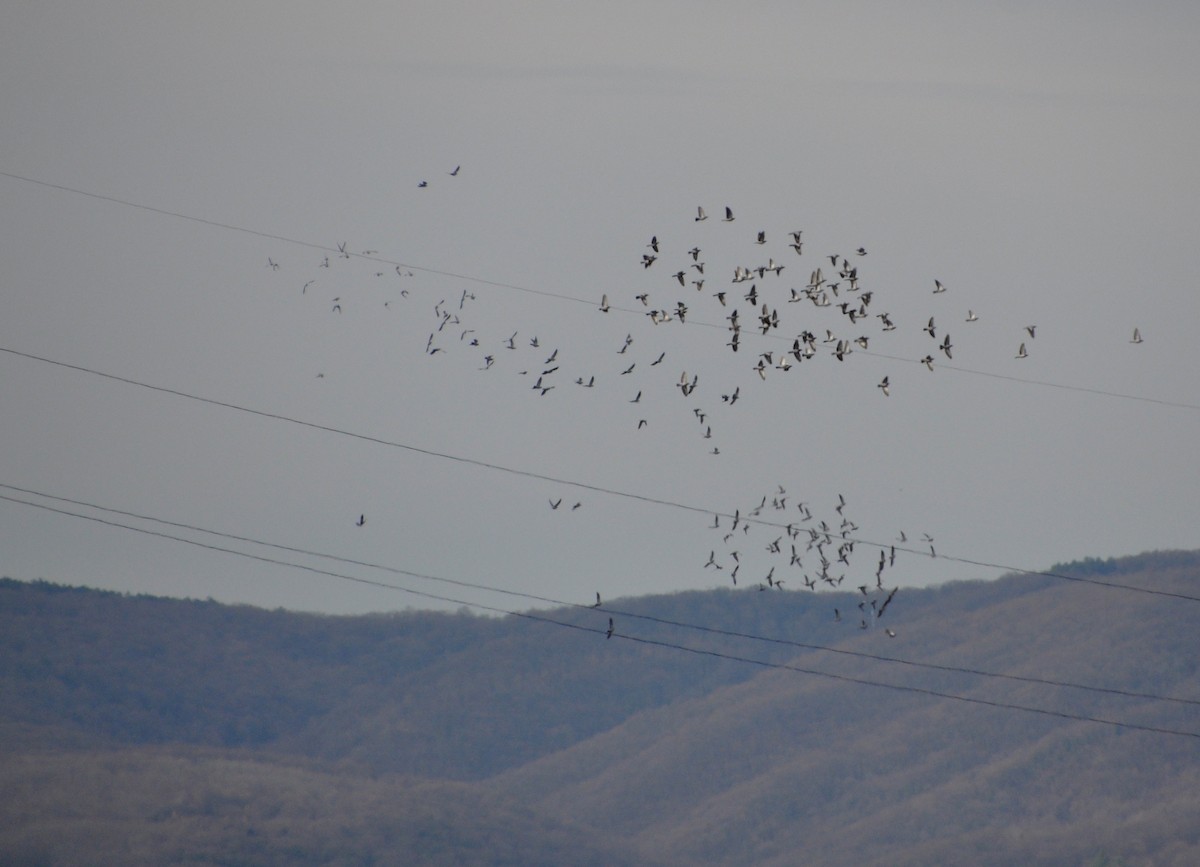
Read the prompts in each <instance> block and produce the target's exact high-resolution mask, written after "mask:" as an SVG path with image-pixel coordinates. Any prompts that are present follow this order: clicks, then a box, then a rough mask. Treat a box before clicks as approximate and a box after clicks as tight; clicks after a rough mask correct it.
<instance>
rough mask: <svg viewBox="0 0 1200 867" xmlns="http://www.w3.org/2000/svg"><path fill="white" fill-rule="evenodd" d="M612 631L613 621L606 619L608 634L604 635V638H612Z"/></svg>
mask: <svg viewBox="0 0 1200 867" xmlns="http://www.w3.org/2000/svg"><path fill="white" fill-rule="evenodd" d="M613 629H614V625H613V619H612V618H611V617H610V618H608V632H606V633H604V637H605V638H612V637H613Z"/></svg>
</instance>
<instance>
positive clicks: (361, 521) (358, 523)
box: [354, 515, 367, 527]
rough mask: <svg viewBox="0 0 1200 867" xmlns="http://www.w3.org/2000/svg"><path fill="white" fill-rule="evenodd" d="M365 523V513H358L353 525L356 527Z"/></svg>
mask: <svg viewBox="0 0 1200 867" xmlns="http://www.w3.org/2000/svg"><path fill="white" fill-rule="evenodd" d="M365 523H367V516H366V515H359V516H358V520H357V521H355V522H354V526H356V527H361V526H362V525H363V524H365Z"/></svg>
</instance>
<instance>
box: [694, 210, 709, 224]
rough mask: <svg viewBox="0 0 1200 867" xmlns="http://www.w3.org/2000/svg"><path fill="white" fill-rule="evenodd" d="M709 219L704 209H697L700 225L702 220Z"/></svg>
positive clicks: (697, 219)
mask: <svg viewBox="0 0 1200 867" xmlns="http://www.w3.org/2000/svg"><path fill="white" fill-rule="evenodd" d="M707 219H708V214H706V213H704V208H696V222H697V223H699V222H700V221H701V220H707Z"/></svg>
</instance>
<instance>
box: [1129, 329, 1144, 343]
mask: <svg viewBox="0 0 1200 867" xmlns="http://www.w3.org/2000/svg"><path fill="white" fill-rule="evenodd" d="M1129 342H1130V343H1141V342H1142V332H1140V331H1138V330H1137V329H1136V328H1135V329H1133V338H1132V339H1131V340H1130V341H1129Z"/></svg>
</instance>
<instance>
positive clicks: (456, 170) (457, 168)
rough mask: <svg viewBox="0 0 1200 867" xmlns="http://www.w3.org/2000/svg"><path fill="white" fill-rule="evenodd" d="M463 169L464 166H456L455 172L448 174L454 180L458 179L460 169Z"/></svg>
mask: <svg viewBox="0 0 1200 867" xmlns="http://www.w3.org/2000/svg"><path fill="white" fill-rule="evenodd" d="M461 168H462V166H455V167H454V171H452V172H447V174H449V175H450V177H452V178H456V177H458V170H459V169H461Z"/></svg>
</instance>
